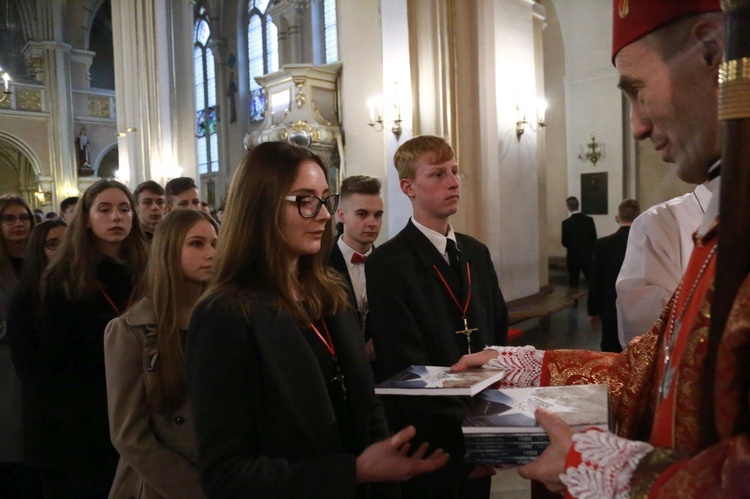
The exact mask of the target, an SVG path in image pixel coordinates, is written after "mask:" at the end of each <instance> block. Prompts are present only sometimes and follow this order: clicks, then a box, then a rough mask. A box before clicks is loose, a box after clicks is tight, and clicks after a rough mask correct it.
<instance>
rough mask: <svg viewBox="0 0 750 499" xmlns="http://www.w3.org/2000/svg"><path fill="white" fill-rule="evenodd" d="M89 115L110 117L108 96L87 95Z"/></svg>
mask: <svg viewBox="0 0 750 499" xmlns="http://www.w3.org/2000/svg"><path fill="white" fill-rule="evenodd" d="M89 115H90V116H96V117H98V118H110V117H111V114H110V109H109V97H94V96H91V95H90V96H89Z"/></svg>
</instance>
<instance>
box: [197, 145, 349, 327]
mask: <svg viewBox="0 0 750 499" xmlns="http://www.w3.org/2000/svg"><path fill="white" fill-rule="evenodd" d="M306 161H312V162H314V163H316V164H317V165H318V166H320V168H321V170H323V172H324V173H325V175H326V178H328V168H327V167H326V166H325V164H324V163H323V160H321V159H320V157H318V156H317V155H316V154H315V153H313V152H312V151H310V150H309V149H305V148H302V147H298V146H294V145H291V144H287V143H285V142H266V143H264V144H261V145H259V146H257V147H255V148H254V149H253V150H252V151H250V152H249V153H247V155H246V156H245V158H244V159H243V160H242V162H241V163H240V166H239V168H238V169H237V171H236V172H235V174H234V178H233V179H232V184H231V187H230V190H229V196H228V200H227V205H226V210H225V212H224V222H223V223H222V226H221V239H220V240H219V244H218V247H217V250H216V273H215V277H214V282H213V284H212V285H211V287H210V288H209V290H208V291H207V296H206V298H205V299H206V300H211V299H215V298H217V297H219V296H221V297H223V298H224V299H226V301H227V302H228V303H229V305H230V307H231V308H233V309H235V310H237V311H239V312H240V313H242V314H244V315H245V316H249V314H250V312H251V300H249V299H248V298H250V297H252V296H257V295H260V294H263V295H273V296H275V297H276V298H275V304H276V305H278V306H279V307H281V308H282V309H284V310H286V311H288V312H289V313H290V314H291V315H292V317H294V319H295V320H296V322H297V323H298V324H299V325H300V326H307V325H308V324H310V322H311V321H314V320H318V319H321V318H322V317H323V316H324V315H330V314H334V313H337V312H340V311H342V310H344V309H345V308H346V307H347V298H346V294H345V292H344V290H343V288H342V287H341V286H340V283H339V280H338V279H337V278H336V277H335V276H334V275H333V274H332V273H331V272H330V270H329V269H328V265H327V261H328V251H329V249H330V247H331V239H332V236H333V231H332V229H331V225H332V220H333V217H331V221H329V222H328V225H327V230H326V231H325V232H324V234H323V241H322V247H321V250H320V251H319V252H318V253H317V254H315V255H304V256H301V257H300V258H299V260H298V263H297V272H298V273H297V283H295V282H294V276H293V275H292V274H291V273H290V272H289V261H288V257H287V252H286V251H285V249H286V248H287V247H288V243H287V242H286V241H285V240H284V236H283V234H282V230H281V229H282V227H283V225H284V213H285V207H286V206H285V203H286V202H285V201H284V196H286V195H287V193H288V192H289V189H290V188H291V187H292V184H294V181H295V179H296V178H297V173H298V172H299V167H300V165H301V164H302V163H303V162H306ZM295 285H296V286H297V289H298V290H299V291H300V293H301V298H302V300H300V301H297V300H296V299H295V297H294V295H293V292H292V290H293V289H294V287H295Z"/></svg>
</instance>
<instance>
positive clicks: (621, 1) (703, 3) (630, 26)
mask: <svg viewBox="0 0 750 499" xmlns="http://www.w3.org/2000/svg"><path fill="white" fill-rule="evenodd" d="M720 10H721V6H720V5H719V0H614V9H613V12H612V62H614V60H615V56H616V55H617V53H618V52H619V51H620V49H622V48H623V47H625V46H626V45H630V44H631V43H633V42H634V41H636V40H638V39H639V38H641V37H642V36H645V35H647V34H649V33H651V32H652V31H654V30H656V29H657V28H661V27H662V26H664V25H665V24H668V23H671V22H672V21H676V20H677V19H680V18H681V17H686V16H691V15H694V14H702V13H704V12H715V11H720Z"/></svg>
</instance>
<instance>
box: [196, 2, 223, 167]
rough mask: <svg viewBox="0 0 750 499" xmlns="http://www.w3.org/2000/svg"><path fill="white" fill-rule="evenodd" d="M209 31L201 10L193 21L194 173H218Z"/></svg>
mask: <svg viewBox="0 0 750 499" xmlns="http://www.w3.org/2000/svg"><path fill="white" fill-rule="evenodd" d="M210 40H211V28H210V26H209V24H208V15H207V14H206V9H205V8H204V7H201V8H200V10H199V14H198V19H197V20H196V21H195V37H194V41H195V44H194V48H193V64H194V68H195V109H196V116H195V140H196V150H197V153H198V173H199V174H200V175H205V174H207V173H216V172H218V171H219V138H218V137H219V136H218V134H217V133H216V132H217V126H218V120H217V116H216V74H215V65H214V54H213V51H212V50H211V49H210V48H209V47H208V45H209V42H210Z"/></svg>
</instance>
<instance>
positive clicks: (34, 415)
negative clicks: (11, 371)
mask: <svg viewBox="0 0 750 499" xmlns="http://www.w3.org/2000/svg"><path fill="white" fill-rule="evenodd" d="M66 228H67V224H66V223H65V222H63V221H62V220H48V221H46V222H42V223H40V224H39V225H37V226H36V227H34V230H32V231H31V237H30V238H29V242H28V244H27V245H26V254H25V258H24V265H23V271H22V273H21V278H20V280H19V282H18V286H17V288H16V294H15V295H14V296H13V300H12V301H11V305H10V311H9V313H8V322H7V328H8V340H9V343H10V351H11V355H12V356H13V363H14V365H15V368H16V372H17V373H18V376H19V377H20V378H21V388H22V393H23V439H24V444H25V449H24V450H25V455H26V463H27V464H29V465H30V466H32V467H33V468H34V469H35V470H36V475H37V477H38V481H40V482H41V484H42V489H43V490H44V492H45V497H51V496H54V491H55V490H57V487H59V483H60V479H59V472H58V473H55V470H53V469H52V467H51V464H50V462H49V459H47V454H46V449H45V447H44V445H42V442H43V441H44V440H43V439H42V438H41V435H42V434H43V433H45V432H46V433H50V432H53V433H54V432H55V431H56V430H55V429H54V428H53V427H52V426H50V423H51V421H50V419H49V417H45V416H44V414H43V412H42V411H41V401H40V396H39V369H40V366H39V331H38V328H37V323H36V317H37V311H38V306H39V299H40V294H39V288H40V285H41V280H42V274H43V273H44V270H45V269H46V268H47V266H48V264H49V262H50V261H51V260H52V258H53V257H54V254H55V252H56V250H57V247H58V246H59V245H60V242H61V241H62V238H63V237H64V236H65V230H66ZM58 471H59V470H58ZM55 477H57V478H55Z"/></svg>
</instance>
